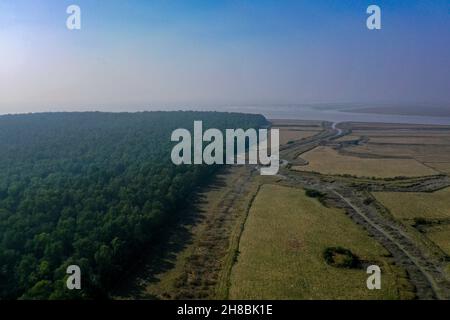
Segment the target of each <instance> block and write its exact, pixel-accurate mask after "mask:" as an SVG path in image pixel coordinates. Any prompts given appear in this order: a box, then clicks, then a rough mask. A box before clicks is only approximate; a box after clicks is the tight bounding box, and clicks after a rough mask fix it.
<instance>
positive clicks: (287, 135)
mask: <svg viewBox="0 0 450 320" xmlns="http://www.w3.org/2000/svg"><path fill="white" fill-rule="evenodd" d="M318 132H319V131H304V130H298V129H284V128H283V129H280V144H281V145H283V144H286V143H288V142H290V141H297V140H301V139H304V138H308V137H312V136H313V135H315V134H317V133H318Z"/></svg>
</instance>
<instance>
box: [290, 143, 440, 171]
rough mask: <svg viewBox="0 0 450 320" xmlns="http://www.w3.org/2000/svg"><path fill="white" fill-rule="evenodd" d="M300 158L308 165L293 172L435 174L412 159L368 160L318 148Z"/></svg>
mask: <svg viewBox="0 0 450 320" xmlns="http://www.w3.org/2000/svg"><path fill="white" fill-rule="evenodd" d="M301 157H302V158H303V159H305V160H306V161H307V162H308V164H307V165H305V166H296V167H294V169H295V170H300V171H315V172H320V173H323V174H336V175H344V174H347V175H355V176H361V177H363V176H364V177H377V178H387V177H395V176H405V177H414V176H426V175H433V174H436V173H437V172H436V171H435V170H433V169H431V168H429V167H427V166H425V165H423V164H421V163H419V162H418V161H416V160H414V159H370V158H359V157H355V156H348V155H342V154H339V153H338V152H337V151H336V150H334V149H332V148H330V147H325V146H320V147H317V148H315V149H313V150H311V151H309V152H307V153H305V154H302V155H301Z"/></svg>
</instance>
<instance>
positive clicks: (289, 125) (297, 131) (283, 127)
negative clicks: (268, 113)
mask: <svg viewBox="0 0 450 320" xmlns="http://www.w3.org/2000/svg"><path fill="white" fill-rule="evenodd" d="M271 122H272V128H277V129H279V130H280V145H284V144H287V143H288V142H294V141H298V140H301V139H305V138H309V137H312V136H314V135H316V134H318V133H319V132H320V131H322V127H321V123H320V122H318V121H302V120H291V121H289V120H272V121H271Z"/></svg>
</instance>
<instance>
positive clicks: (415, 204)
mask: <svg viewBox="0 0 450 320" xmlns="http://www.w3.org/2000/svg"><path fill="white" fill-rule="evenodd" d="M373 195H374V196H375V198H376V199H377V200H378V201H379V202H381V203H382V204H383V205H384V206H385V207H387V208H388V209H389V210H390V212H391V214H392V215H393V216H394V217H395V218H397V219H407V220H408V219H414V218H425V219H449V218H450V188H446V189H443V190H438V191H435V192H431V193H426V192H374V193H373Z"/></svg>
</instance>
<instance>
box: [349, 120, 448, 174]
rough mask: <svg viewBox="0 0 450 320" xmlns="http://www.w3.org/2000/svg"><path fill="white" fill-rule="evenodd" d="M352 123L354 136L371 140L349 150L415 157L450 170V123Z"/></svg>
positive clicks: (367, 154) (435, 168)
mask: <svg viewBox="0 0 450 320" xmlns="http://www.w3.org/2000/svg"><path fill="white" fill-rule="evenodd" d="M350 127H351V129H352V136H364V137H367V138H368V139H369V141H368V143H365V144H362V145H358V146H351V147H349V148H347V149H346V150H348V151H351V152H353V153H355V154H361V155H364V156H373V157H375V156H376V157H383V156H385V157H389V156H396V157H405V158H411V159H415V160H417V161H419V162H421V163H423V164H424V165H426V166H428V167H430V168H432V169H434V170H436V171H438V172H439V173H444V174H448V173H450V127H448V126H431V125H409V124H367V123H352V124H350ZM344 138H345V137H343V138H342V139H344ZM342 141H344V140H342Z"/></svg>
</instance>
